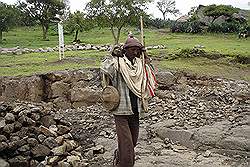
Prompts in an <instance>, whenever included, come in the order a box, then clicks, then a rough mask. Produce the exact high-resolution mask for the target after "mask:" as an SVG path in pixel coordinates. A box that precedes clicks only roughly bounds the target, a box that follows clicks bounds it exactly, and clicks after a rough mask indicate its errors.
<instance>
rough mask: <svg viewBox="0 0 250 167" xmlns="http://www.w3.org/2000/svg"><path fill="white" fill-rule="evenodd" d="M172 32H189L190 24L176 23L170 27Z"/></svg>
mask: <svg viewBox="0 0 250 167" xmlns="http://www.w3.org/2000/svg"><path fill="white" fill-rule="evenodd" d="M170 29H171V31H172V32H189V31H190V30H189V23H188V22H175V23H174V24H172V26H171V27H170Z"/></svg>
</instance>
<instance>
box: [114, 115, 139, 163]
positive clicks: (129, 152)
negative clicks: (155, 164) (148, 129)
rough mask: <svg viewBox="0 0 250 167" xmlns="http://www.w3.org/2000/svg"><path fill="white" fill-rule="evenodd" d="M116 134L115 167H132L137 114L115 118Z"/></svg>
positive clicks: (137, 130) (136, 137)
mask: <svg viewBox="0 0 250 167" xmlns="http://www.w3.org/2000/svg"><path fill="white" fill-rule="evenodd" d="M115 125H116V133H117V138H118V152H117V154H118V164H117V167H133V166H134V163H135V151H134V147H135V146H136V143H137V139H138V134H139V114H138V112H135V114H134V115H129V116H126V115H122V116H115Z"/></svg>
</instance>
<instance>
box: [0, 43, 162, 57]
mask: <svg viewBox="0 0 250 167" xmlns="http://www.w3.org/2000/svg"><path fill="white" fill-rule="evenodd" d="M165 48H166V47H165V46H164V45H155V46H148V47H147V49H148V50H151V49H165ZM111 49H112V45H110V44H106V45H93V44H72V45H65V51H81V50H97V51H110V50H111ZM55 51H58V46H56V47H53V48H51V47H47V48H38V49H30V48H20V47H19V46H17V47H13V48H0V54H14V55H21V54H26V53H46V52H55Z"/></svg>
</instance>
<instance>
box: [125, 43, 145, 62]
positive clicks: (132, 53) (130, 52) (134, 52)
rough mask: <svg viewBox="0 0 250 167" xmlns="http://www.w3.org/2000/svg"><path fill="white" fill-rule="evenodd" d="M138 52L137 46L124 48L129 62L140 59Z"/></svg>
mask: <svg viewBox="0 0 250 167" xmlns="http://www.w3.org/2000/svg"><path fill="white" fill-rule="evenodd" d="M140 52H141V51H140V48H139V47H137V46H132V47H129V48H126V56H127V57H128V59H130V60H133V59H134V58H135V57H140Z"/></svg>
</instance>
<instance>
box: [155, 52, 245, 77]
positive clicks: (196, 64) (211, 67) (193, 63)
mask: <svg viewBox="0 0 250 167" xmlns="http://www.w3.org/2000/svg"><path fill="white" fill-rule="evenodd" d="M228 61H229V60H228V58H222V59H218V60H210V59H207V58H201V57H195V58H188V59H176V60H163V61H161V62H160V63H159V65H158V66H159V68H161V69H171V70H181V71H189V72H192V73H196V74H198V75H209V76H219V77H223V78H230V79H237V80H246V81H248V82H249V81H250V68H249V66H247V65H241V64H236V65H229V63H228Z"/></svg>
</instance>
